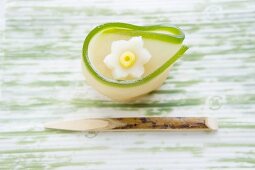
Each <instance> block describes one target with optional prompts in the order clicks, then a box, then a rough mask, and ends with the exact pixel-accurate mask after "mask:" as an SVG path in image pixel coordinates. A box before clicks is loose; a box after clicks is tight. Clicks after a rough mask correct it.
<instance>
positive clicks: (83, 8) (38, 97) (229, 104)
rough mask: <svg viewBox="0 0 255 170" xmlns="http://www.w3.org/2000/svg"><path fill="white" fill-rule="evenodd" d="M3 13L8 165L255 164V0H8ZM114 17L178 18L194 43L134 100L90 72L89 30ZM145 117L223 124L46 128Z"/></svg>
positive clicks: (1, 109)
mask: <svg viewBox="0 0 255 170" xmlns="http://www.w3.org/2000/svg"><path fill="white" fill-rule="evenodd" d="M2 3H3V1H1V13H3V9H4V8H3V6H2ZM1 15H2V14H1ZM1 19H5V27H4V29H1V36H2V35H3V38H2V39H1V49H2V50H1V53H0V56H1V65H0V70H1V72H0V73H1V74H0V75H1V96H0V97H1V98H0V169H1V170H4V169H72V170H73V169H93V170H99V169H100V170H105V169H110V170H120V169H121V170H125V169H126V170H130V169H135V170H169V169H189V170H191V169H194V170H197V169H210V170H212V169H231V170H233V169H255V38H254V37H255V31H254V30H255V1H253V0H221V1H212V0H210V1H209V0H193V1H190V0H182V1H178V0H171V1H168V0H163V1H160V0H158V1H153V0H128V1H117V0H109V1H106V0H93V1H89V0H87V1H85V0H84V1H80V0H72V1H68V0H44V1H40V0H6V2H5V16H4V18H3V16H2V17H1ZM112 21H122V22H130V23H133V24H139V25H151V24H165V25H169V24H174V25H177V26H179V27H181V28H182V29H183V30H184V31H185V33H186V37H187V38H186V40H185V42H186V44H188V45H189V46H190V49H189V51H188V52H187V53H186V54H185V56H184V57H183V58H182V59H181V60H179V61H178V62H177V63H176V64H175V65H174V66H173V68H172V70H171V72H170V74H169V77H168V79H167V81H166V82H165V84H164V85H163V86H162V87H161V88H160V89H159V90H157V91H155V92H153V93H151V94H150V95H147V96H145V97H143V98H141V99H139V100H137V101H136V102H134V103H130V104H119V103H116V102H112V101H110V100H109V99H107V98H105V97H103V96H101V95H100V94H98V93H97V92H95V91H94V90H93V89H92V88H91V87H89V86H88V85H87V84H86V83H85V81H84V78H83V76H82V74H81V67H80V65H81V64H80V60H81V48H82V44H83V40H84V38H85V37H86V35H87V33H88V32H89V31H90V30H91V29H92V28H93V27H94V26H96V25H99V24H101V23H104V22H112ZM1 23H2V24H1V25H3V23H4V22H1ZM141 115H146V116H211V117H216V118H218V121H219V125H220V129H219V131H218V132H216V133H202V132H196V133H141V132H139V133H111V132H107V133H99V134H98V133H83V132H76V133H69V132H63V131H53V130H45V129H44V128H43V123H45V122H48V121H53V120H59V119H68V118H78V117H106V116H111V117H112V116H141Z"/></svg>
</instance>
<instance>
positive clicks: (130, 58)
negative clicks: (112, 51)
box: [119, 51, 136, 68]
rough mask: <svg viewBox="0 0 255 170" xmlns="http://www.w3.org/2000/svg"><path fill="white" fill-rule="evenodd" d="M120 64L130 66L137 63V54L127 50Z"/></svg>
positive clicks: (125, 66)
mask: <svg viewBox="0 0 255 170" xmlns="http://www.w3.org/2000/svg"><path fill="white" fill-rule="evenodd" d="M119 60H120V65H121V66H122V67H124V68H130V67H131V66H133V65H134V64H135V61H136V56H135V54H134V53H132V52H130V51H126V52H124V53H123V54H121V56H120V58H119Z"/></svg>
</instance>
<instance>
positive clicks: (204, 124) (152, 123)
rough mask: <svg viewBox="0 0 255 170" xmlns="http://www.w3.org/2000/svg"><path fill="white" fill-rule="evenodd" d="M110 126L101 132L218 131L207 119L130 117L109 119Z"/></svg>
mask: <svg viewBox="0 0 255 170" xmlns="http://www.w3.org/2000/svg"><path fill="white" fill-rule="evenodd" d="M101 120H103V121H108V125H107V126H105V127H103V128H99V129H98V130H99V131H102V130H105V131H145V130H149V131H151V130H157V131H158V130H162V131H165V130H168V131H179V130H180V131H183V130H184V131H186V130H193V131H201V130H202V131H211V130H216V129H217V123H216V121H215V120H214V119H212V118H210V119H209V118H207V117H130V118H107V119H101Z"/></svg>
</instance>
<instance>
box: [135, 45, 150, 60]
mask: <svg viewBox="0 0 255 170" xmlns="http://www.w3.org/2000/svg"><path fill="white" fill-rule="evenodd" d="M136 54H137V55H138V57H137V58H138V61H137V62H139V63H140V64H146V63H147V62H148V61H149V60H150V59H151V54H150V52H149V51H148V50H146V49H145V48H143V49H140V50H137V51H136Z"/></svg>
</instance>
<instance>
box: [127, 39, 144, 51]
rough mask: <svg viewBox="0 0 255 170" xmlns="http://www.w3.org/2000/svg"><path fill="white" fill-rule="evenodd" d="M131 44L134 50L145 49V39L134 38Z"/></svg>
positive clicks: (130, 41)
mask: <svg viewBox="0 0 255 170" xmlns="http://www.w3.org/2000/svg"><path fill="white" fill-rule="evenodd" d="M128 42H129V44H130V45H131V46H132V47H134V48H136V49H137V48H138V49H139V48H143V39H142V37H141V36H139V37H133V38H131V39H130V40H129V41H128Z"/></svg>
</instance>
